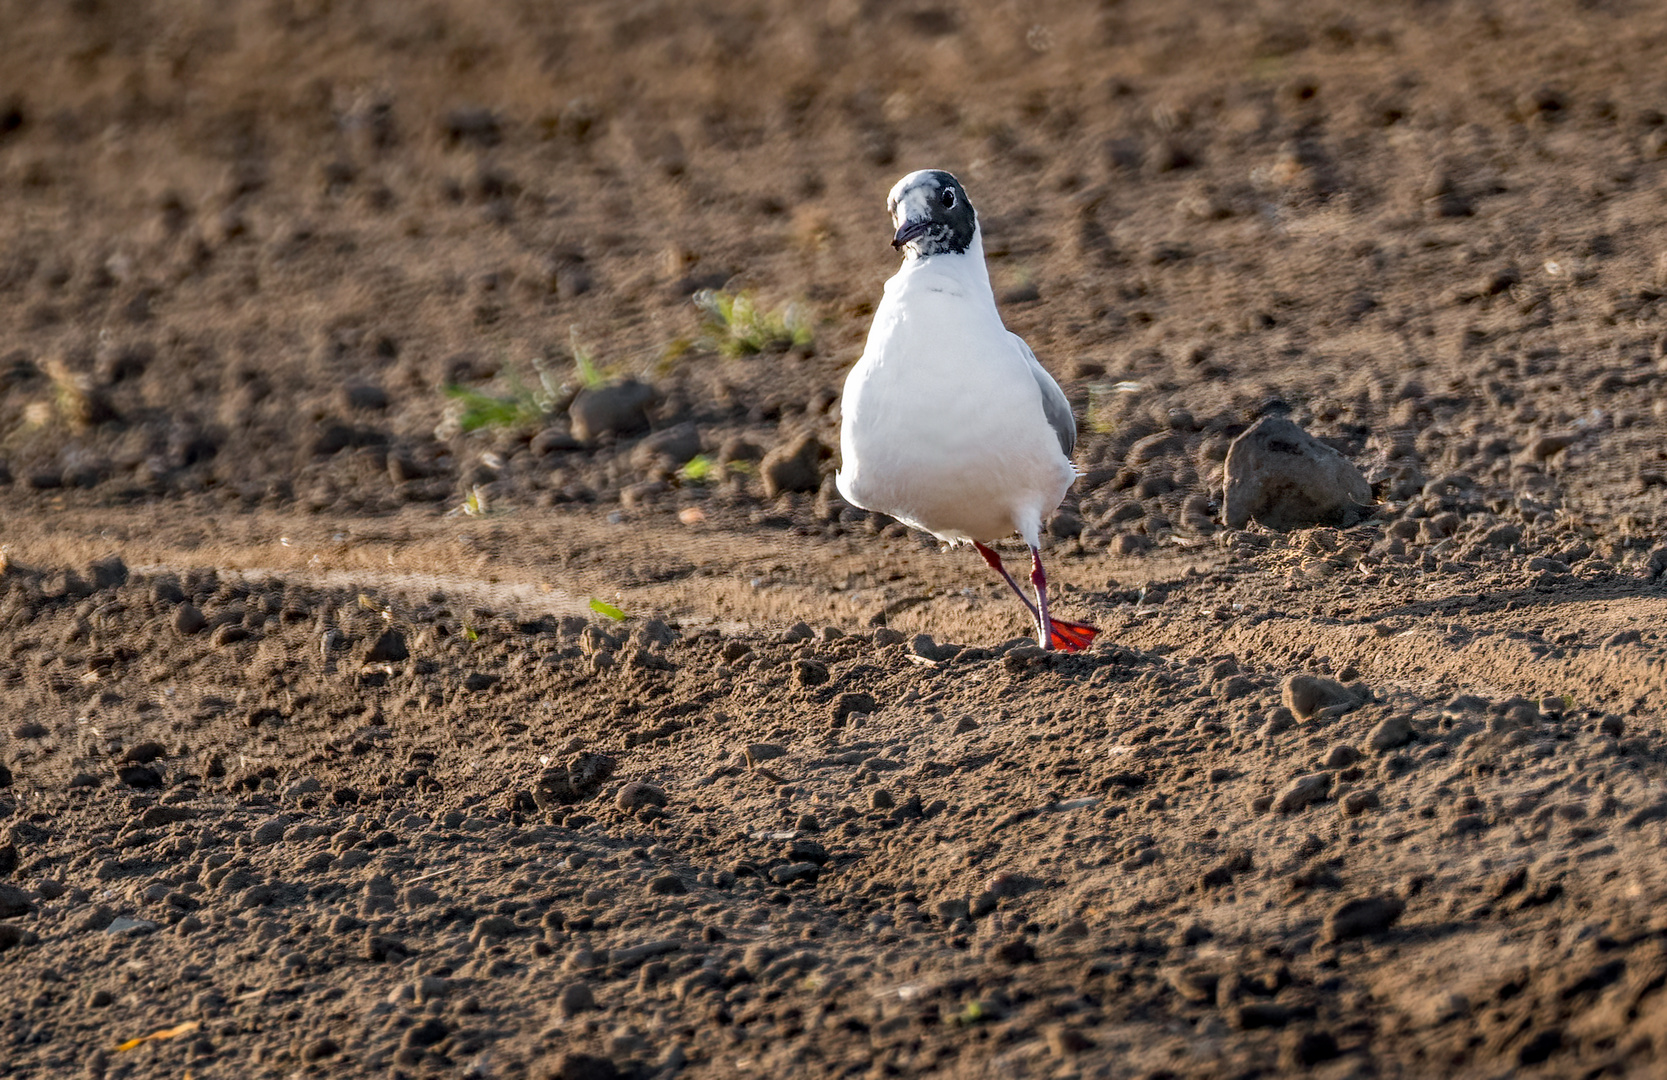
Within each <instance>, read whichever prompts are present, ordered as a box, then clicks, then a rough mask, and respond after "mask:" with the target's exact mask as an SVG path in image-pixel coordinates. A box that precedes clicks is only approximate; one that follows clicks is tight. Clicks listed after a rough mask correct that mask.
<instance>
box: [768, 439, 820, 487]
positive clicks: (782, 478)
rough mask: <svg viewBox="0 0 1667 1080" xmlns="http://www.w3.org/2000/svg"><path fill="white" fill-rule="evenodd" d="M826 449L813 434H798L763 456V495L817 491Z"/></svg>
mask: <svg viewBox="0 0 1667 1080" xmlns="http://www.w3.org/2000/svg"><path fill="white" fill-rule="evenodd" d="M827 456H828V448H827V447H825V446H823V445H822V441H821V440H820V439H818V438H817V437H816V436H814V435H809V434H806V435H801V436H799V437H798V438H797V439H794V440H793V441H792V442H789V443H784V444H783V445H781V446H778V447H776V448H775V449H774V450H772V451H770V452H769V453H768V454H765V455H764V461H763V462H762V463H761V464H760V466H759V473H760V474H761V475H762V476H763V479H764V495H765V497H766V498H771V499H773V498H775V497H776V496H777V495H780V494H781V493H782V492H786V491H816V490H817V489H819V488H820V487H821V486H822V459H823V458H825V457H827Z"/></svg>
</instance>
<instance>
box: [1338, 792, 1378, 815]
mask: <svg viewBox="0 0 1667 1080" xmlns="http://www.w3.org/2000/svg"><path fill="white" fill-rule="evenodd" d="M1379 805H1381V800H1380V799H1379V798H1378V793H1377V792H1375V791H1370V790H1366V791H1351V792H1349V793H1348V794H1347V795H1345V796H1343V811H1344V812H1345V813H1347V814H1349V815H1350V816H1351V817H1352V816H1357V815H1360V814H1364V813H1365V812H1366V811H1368V810H1376V809H1377V808H1378V806H1379Z"/></svg>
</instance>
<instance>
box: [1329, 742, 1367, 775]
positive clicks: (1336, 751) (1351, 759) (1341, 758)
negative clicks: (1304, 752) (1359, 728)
mask: <svg viewBox="0 0 1667 1080" xmlns="http://www.w3.org/2000/svg"><path fill="white" fill-rule="evenodd" d="M1359 760H1360V751H1359V750H1356V749H1355V748H1354V747H1352V746H1350V745H1349V744H1348V743H1338V744H1337V745H1336V746H1334V747H1332V748H1331V753H1329V754H1327V755H1326V759H1325V766H1326V768H1328V769H1346V768H1348V767H1349V766H1350V765H1353V764H1354V763H1355V762H1357V761H1359Z"/></svg>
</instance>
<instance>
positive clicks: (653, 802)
mask: <svg viewBox="0 0 1667 1080" xmlns="http://www.w3.org/2000/svg"><path fill="white" fill-rule="evenodd" d="M614 805H615V806H617V807H619V808H620V809H621V810H624V811H625V812H626V813H632V812H634V811H636V810H640V809H642V808H643V807H645V806H664V805H666V793H665V792H664V791H661V790H660V789H659V788H657V787H655V786H654V785H653V784H649V783H645V782H644V781H641V780H633V781H631V782H630V783H629V784H626V785H625V786H624V787H622V788H620V789H619V794H618V795H616V796H615V797H614Z"/></svg>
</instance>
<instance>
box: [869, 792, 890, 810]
mask: <svg viewBox="0 0 1667 1080" xmlns="http://www.w3.org/2000/svg"><path fill="white" fill-rule="evenodd" d="M868 805H869V806H870V807H872V808H873V809H875V810H890V809H891V808H892V807H894V806H896V805H897V800H896V799H894V798H892V795H891V792H889V791H887V790H886V789H885V788H875V789H874V790H873V792H872V793H870V794H869V796H868Z"/></svg>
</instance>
